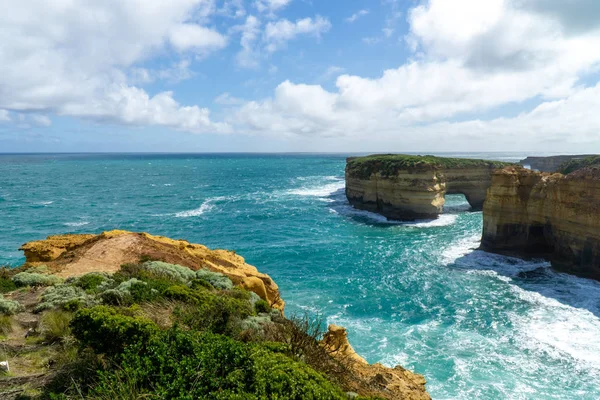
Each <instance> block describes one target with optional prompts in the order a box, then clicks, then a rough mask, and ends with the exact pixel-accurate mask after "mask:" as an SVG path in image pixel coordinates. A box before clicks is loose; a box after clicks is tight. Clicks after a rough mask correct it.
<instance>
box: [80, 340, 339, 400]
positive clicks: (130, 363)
mask: <svg viewBox="0 0 600 400" xmlns="http://www.w3.org/2000/svg"><path fill="white" fill-rule="evenodd" d="M132 388H134V391H135V394H136V395H138V396H140V395H143V394H147V395H151V396H152V397H155V398H165V399H265V400H266V399H298V400H300V399H315V400H318V399H328V400H329V399H332V400H335V399H346V396H345V394H344V393H343V392H342V391H341V390H340V389H339V388H337V387H335V386H334V385H333V384H331V383H330V382H329V381H328V380H327V379H326V378H325V377H324V376H322V375H321V374H319V373H317V372H315V371H314V370H312V369H311V368H310V367H308V366H306V365H304V364H302V363H299V362H296V361H293V360H292V359H290V358H288V357H286V356H285V355H283V354H278V353H273V352H272V351H270V350H269V349H268V348H266V347H258V346H254V345H248V344H244V343H240V342H237V341H234V340H232V339H230V338H227V337H224V336H221V335H214V334H208V333H206V334H202V335H198V334H195V333H193V332H183V331H181V330H178V329H172V330H170V331H167V332H163V333H160V334H158V335H156V336H155V337H153V338H152V339H151V340H150V342H149V344H148V345H147V346H143V345H142V344H141V343H138V344H137V345H134V346H131V347H128V348H127V349H126V350H125V354H124V356H123V358H122V362H121V364H120V366H119V368H113V369H110V370H105V371H103V372H101V373H100V374H99V380H98V384H97V385H96V386H95V388H93V389H92V391H91V393H90V394H89V396H88V397H87V398H92V399H93V398H131V397H130V396H128V395H127V394H128V393H131V390H132Z"/></svg>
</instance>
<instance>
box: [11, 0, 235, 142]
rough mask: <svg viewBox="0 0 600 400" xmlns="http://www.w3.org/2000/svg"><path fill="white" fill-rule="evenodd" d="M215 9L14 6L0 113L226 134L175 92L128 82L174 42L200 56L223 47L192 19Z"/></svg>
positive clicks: (193, 1)
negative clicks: (176, 97)
mask: <svg viewBox="0 0 600 400" xmlns="http://www.w3.org/2000/svg"><path fill="white" fill-rule="evenodd" d="M213 9H214V7H213V2H212V1H210V0H172V1H169V2H164V1H160V0H143V1H142V0H107V1H103V2H95V3H93V4H92V3H86V4H85V5H84V4H83V3H79V2H55V1H52V2H48V1H42V0H23V1H20V2H12V3H11V5H10V7H9V11H10V12H3V13H1V14H0V48H1V49H2V51H0V108H3V109H8V110H13V111H16V112H44V113H55V114H57V115H67V116H75V117H82V118H95V119H99V120H108V121H112V122H116V123H123V124H133V125H141V124H144V123H145V124H152V125H162V126H167V127H171V128H174V129H182V130H188V131H192V132H217V131H223V130H225V131H226V130H227V127H226V126H224V125H223V124H217V123H213V122H212V121H211V120H210V119H209V117H208V111H207V110H206V109H202V108H199V107H196V106H193V107H185V106H182V105H179V104H178V103H177V102H176V101H175V100H174V99H173V96H172V93H169V92H165V93H160V94H158V95H156V96H149V95H148V93H146V92H145V91H144V90H142V89H140V88H137V87H134V86H129V85H128V80H129V78H128V76H129V75H130V71H133V70H134V69H135V68H137V65H139V64H140V63H142V62H144V61H146V60H148V59H149V58H151V57H152V56H153V55H155V54H156V53H158V52H162V51H166V49H167V48H168V45H169V44H171V45H172V46H174V47H176V48H177V49H178V50H179V51H181V52H184V51H186V50H190V51H193V52H194V53H197V52H198V51H207V50H210V49H215V48H219V47H222V45H223V43H222V41H221V37H220V36H219V35H218V34H217V33H216V32H214V31H211V30H209V29H208V28H204V27H202V26H200V25H195V24H194V23H193V22H191V21H203V20H204V19H206V18H207V16H208V15H209V14H210V13H211V12H213V11H212V10H213ZM5 11H6V10H5ZM141 71H142V70H140V71H138V73H141V74H142V75H141V76H139V77H138V78H139V79H145V77H144V76H143V75H144V74H143V72H141ZM134 74H135V73H134ZM167 114H168V115H167Z"/></svg>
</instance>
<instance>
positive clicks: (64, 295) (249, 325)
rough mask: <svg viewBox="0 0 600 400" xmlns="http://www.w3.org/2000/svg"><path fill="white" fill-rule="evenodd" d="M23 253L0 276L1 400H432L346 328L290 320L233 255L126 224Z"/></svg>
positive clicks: (271, 287) (269, 287) (419, 380)
mask: <svg viewBox="0 0 600 400" xmlns="http://www.w3.org/2000/svg"><path fill="white" fill-rule="evenodd" d="M21 249H22V250H23V251H24V253H25V255H26V262H25V264H24V265H23V266H21V267H19V268H16V269H1V271H0V272H1V273H0V293H3V294H2V295H0V334H2V335H4V336H3V337H2V338H0V343H1V344H3V348H4V349H12V350H10V352H9V353H3V352H0V354H2V355H0V357H2V358H3V359H2V360H0V361H3V360H7V362H8V364H7V365H9V366H10V372H11V375H10V376H9V377H2V376H0V397H2V398H3V399H4V398H6V399H11V398H17V397H18V396H22V395H27V396H29V397H27V398H31V399H34V398H35V399H37V398H40V399H41V398H54V397H52V396H55V397H56V396H58V393H60V395H65V394H66V397H64V398H81V397H82V396H83V397H85V398H142V397H157V398H173V399H178V398H217V397H218V398H225V397H226V398H231V397H235V398H290V399H291V398H294V399H302V398H314V399H339V400H342V399H347V398H357V399H365V400H367V399H374V398H377V399H390V400H394V399H398V400H400V399H408V400H428V399H430V396H429V395H428V393H427V391H426V389H425V378H424V377H423V376H421V375H418V374H415V373H413V372H411V371H408V370H406V369H404V368H402V367H400V366H397V367H395V368H388V367H385V366H383V365H381V364H369V363H368V362H367V361H365V360H364V359H363V358H362V357H360V356H359V355H358V354H356V352H355V351H354V349H353V348H352V346H351V345H350V343H349V341H348V338H347V332H346V330H345V329H344V328H342V327H338V326H335V325H331V326H329V329H328V331H325V332H323V331H321V330H320V329H321V325H320V324H317V325H315V324H314V323H313V322H311V321H310V320H309V319H307V317H298V316H292V317H290V318H289V319H288V318H286V317H285V316H284V315H283V309H284V302H283V300H282V299H281V297H280V293H279V289H278V287H277V285H276V283H275V282H274V281H273V280H272V279H271V278H270V277H269V276H268V275H266V274H263V273H261V272H259V271H258V270H257V269H256V268H255V267H254V266H251V265H249V264H247V263H246V262H245V260H244V259H243V258H242V257H241V256H239V255H237V254H235V252H231V251H227V250H210V249H208V248H207V247H205V246H203V245H199V244H193V243H189V242H187V241H185V240H173V239H169V238H166V237H162V236H154V235H150V234H147V233H133V232H127V231H110V232H104V233H102V234H99V235H58V236H50V237H48V238H47V239H45V240H39V241H34V242H29V243H26V244H24V245H23V246H22V247H21ZM32 344H33V345H32ZM128 349H133V350H131V351H130V350H128ZM40 358H41V360H40ZM107 365H110V368H107V367H106V366H107ZM115 366H116V367H117V368H113V367H115ZM81 371H88V373H87V374H82V373H81ZM99 371H100V372H99ZM240 371H243V373H241V372H240ZM123 374H125V375H123ZM128 374H131V375H128ZM0 375H1V374H0ZM88 375H89V376H88ZM157 377H158V378H157ZM122 390H125V391H126V392H122ZM130 391H135V392H130ZM215 396H216V397H215ZM19 398H21V397H19ZM61 398H63V397H61Z"/></svg>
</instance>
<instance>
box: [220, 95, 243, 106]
mask: <svg viewBox="0 0 600 400" xmlns="http://www.w3.org/2000/svg"><path fill="white" fill-rule="evenodd" d="M245 102H246V101H245V100H243V99H240V98H237V97H234V96H232V95H231V94H229V93H228V92H225V93H221V94H220V95H219V96H217V97H216V98H215V103H217V104H221V105H224V106H238V105H241V104H244V103H245Z"/></svg>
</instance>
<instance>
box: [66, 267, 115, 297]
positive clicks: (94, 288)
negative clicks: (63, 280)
mask: <svg viewBox="0 0 600 400" xmlns="http://www.w3.org/2000/svg"><path fill="white" fill-rule="evenodd" d="M113 282H114V281H113V279H111V278H110V275H108V274H107V273H104V272H90V273H89V274H85V275H83V276H80V277H77V278H71V279H68V280H67V283H70V284H73V285H75V286H78V287H80V288H82V289H83V290H85V291H88V292H92V293H96V292H100V291H103V289H107V288H108V287H109V286H110V285H111V284H112V283H113Z"/></svg>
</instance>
